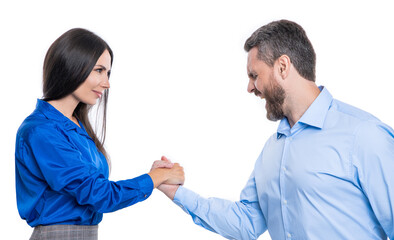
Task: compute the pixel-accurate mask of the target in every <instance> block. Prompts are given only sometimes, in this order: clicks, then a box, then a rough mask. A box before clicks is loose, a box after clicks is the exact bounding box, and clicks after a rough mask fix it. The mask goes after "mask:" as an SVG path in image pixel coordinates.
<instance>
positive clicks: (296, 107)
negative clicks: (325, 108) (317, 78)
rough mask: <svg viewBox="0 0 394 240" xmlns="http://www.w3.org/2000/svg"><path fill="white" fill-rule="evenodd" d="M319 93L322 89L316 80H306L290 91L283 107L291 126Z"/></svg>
mask: <svg viewBox="0 0 394 240" xmlns="http://www.w3.org/2000/svg"><path fill="white" fill-rule="evenodd" d="M319 94H320V89H319V88H318V87H317V86H316V84H315V83H314V82H309V81H307V82H305V81H304V82H302V83H301V84H298V85H297V86H294V88H292V89H291V90H290V91H288V95H287V97H286V99H285V103H284V105H283V108H284V113H285V116H286V117H287V120H288V122H289V124H290V127H293V126H294V124H296V122H297V121H298V120H300V118H301V117H302V115H304V113H305V112H306V110H307V109H308V108H309V106H310V105H311V104H312V103H313V101H315V99H316V98H317V96H319Z"/></svg>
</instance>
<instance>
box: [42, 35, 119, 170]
mask: <svg viewBox="0 0 394 240" xmlns="http://www.w3.org/2000/svg"><path fill="white" fill-rule="evenodd" d="M105 50H108V52H109V54H110V55H111V65H112V62H113V53H112V50H111V48H110V47H109V46H108V44H107V43H106V42H105V41H104V40H103V39H101V38H100V37H99V36H97V35H96V34H94V33H92V32H90V31H88V30H86V29H82V28H74V29H71V30H69V31H67V32H65V33H64V34H63V35H61V36H60V37H59V38H58V39H56V41H55V42H53V43H52V45H51V46H50V48H49V49H48V52H47V54H46V56H45V60H44V71H43V94H44V96H43V100H44V101H51V100H57V99H61V98H63V97H66V96H68V95H69V94H71V93H72V92H74V91H75V90H76V89H77V88H78V87H79V86H80V85H81V84H82V83H83V82H84V81H85V80H86V79H87V78H88V76H89V74H90V73H91V71H92V69H93V67H94V66H95V65H96V63H97V60H98V59H99V57H100V56H101V55H102V54H103V52H104V51H105ZM107 101H108V89H106V90H105V91H104V94H103V96H102V98H101V99H100V102H99V103H98V110H97V111H98V112H97V116H99V115H100V114H99V110H100V108H102V117H103V119H102V122H101V123H102V126H101V131H102V132H101V134H100V138H98V135H97V133H96V132H95V131H94V130H93V127H92V125H91V123H90V121H89V116H88V114H89V111H90V109H91V108H92V106H91V105H87V104H85V103H82V102H80V103H79V104H78V106H77V107H76V108H75V110H74V113H73V116H74V117H76V118H77V119H78V120H79V121H81V122H82V124H83V126H84V127H85V129H86V132H87V133H88V134H89V136H90V137H91V138H92V139H93V141H94V143H95V144H96V146H97V148H98V149H99V151H100V152H101V153H102V154H103V155H104V156H105V157H106V159H107V162H108V165H109V166H110V160H109V156H108V154H107V152H106V151H105V148H104V142H105V132H106V117H107V116H106V115H107Z"/></svg>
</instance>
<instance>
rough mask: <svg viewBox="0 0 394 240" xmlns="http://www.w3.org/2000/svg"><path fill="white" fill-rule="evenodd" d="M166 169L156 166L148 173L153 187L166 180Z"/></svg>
mask: <svg viewBox="0 0 394 240" xmlns="http://www.w3.org/2000/svg"><path fill="white" fill-rule="evenodd" d="M166 171H168V170H167V169H165V168H156V169H153V170H151V171H150V172H149V173H148V175H149V176H150V177H151V179H152V182H153V186H154V188H157V187H158V186H160V184H162V183H163V182H165V181H167V180H168V178H167V174H166Z"/></svg>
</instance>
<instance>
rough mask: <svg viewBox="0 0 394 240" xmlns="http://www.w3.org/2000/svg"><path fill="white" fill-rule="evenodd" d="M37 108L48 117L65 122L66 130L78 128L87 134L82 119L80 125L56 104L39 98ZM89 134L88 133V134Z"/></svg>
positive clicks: (77, 129) (80, 131)
mask: <svg viewBox="0 0 394 240" xmlns="http://www.w3.org/2000/svg"><path fill="white" fill-rule="evenodd" d="M36 109H37V110H38V111H40V112H41V113H42V114H44V116H45V117H46V118H47V119H50V120H54V121H57V122H60V123H62V124H63V126H64V128H65V130H76V131H77V132H79V133H82V134H83V135H87V133H86V131H85V129H84V128H83V125H82V123H81V122H80V121H78V122H79V125H80V126H81V128H80V127H78V126H77V125H76V124H75V123H73V122H72V121H71V120H70V119H69V118H67V117H66V116H64V115H63V113H61V112H60V111H59V110H57V109H56V108H55V107H54V106H52V105H51V104H49V103H48V102H46V101H44V100H41V99H37V104H36ZM87 136H88V135H87Z"/></svg>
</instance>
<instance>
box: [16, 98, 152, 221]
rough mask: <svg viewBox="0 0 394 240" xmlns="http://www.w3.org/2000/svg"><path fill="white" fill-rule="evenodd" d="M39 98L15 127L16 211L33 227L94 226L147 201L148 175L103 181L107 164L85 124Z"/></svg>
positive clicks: (105, 178)
mask: <svg viewBox="0 0 394 240" xmlns="http://www.w3.org/2000/svg"><path fill="white" fill-rule="evenodd" d="M79 125H80V126H81V127H79V126H77V125H76V124H75V123H73V122H72V121H71V120H70V119H68V118H67V117H65V116H64V115H63V114H62V113H61V112H59V111H58V110H57V109H56V108H54V107H53V106H52V105H50V104H49V103H47V102H45V101H42V100H38V101H37V106H36V110H35V111H34V112H33V113H32V114H31V115H30V116H28V117H27V118H26V119H25V120H24V121H23V123H22V124H21V126H20V127H19V129H18V133H17V136H16V145H15V177H16V197H17V205H18V211H19V214H20V216H21V218H23V219H25V220H26V221H27V223H28V224H29V225H30V226H32V227H35V226H38V225H54V224H72V225H96V224H99V223H100V222H101V220H102V218H103V213H107V212H113V211H116V210H118V209H121V208H125V207H128V206H130V205H133V204H135V203H138V202H140V201H144V200H145V199H147V198H148V197H149V196H150V195H151V193H152V191H153V182H152V179H151V178H150V176H149V175H148V174H143V175H141V176H139V177H136V178H133V179H127V180H122V181H117V182H114V181H110V180H108V174H109V173H108V165H107V161H106V159H105V157H104V155H103V154H102V153H101V152H99V150H98V149H97V147H96V145H95V143H94V142H93V140H92V138H90V137H89V135H88V133H87V132H86V130H85V128H84V126H83V125H82V123H81V122H79Z"/></svg>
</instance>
